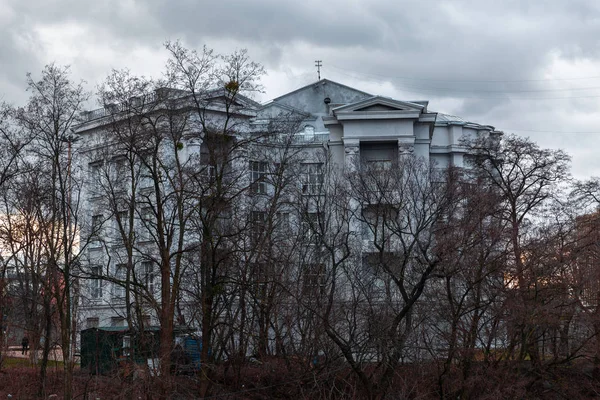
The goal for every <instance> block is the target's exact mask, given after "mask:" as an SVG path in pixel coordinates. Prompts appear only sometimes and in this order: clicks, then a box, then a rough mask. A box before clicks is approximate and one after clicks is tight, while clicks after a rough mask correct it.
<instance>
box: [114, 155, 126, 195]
mask: <svg viewBox="0 0 600 400" xmlns="http://www.w3.org/2000/svg"><path fill="white" fill-rule="evenodd" d="M112 167H113V179H114V187H115V190H117V191H125V190H126V188H127V186H126V185H127V181H128V180H129V162H128V160H127V158H125V157H123V156H120V157H116V158H115V159H114V160H113V161H112Z"/></svg>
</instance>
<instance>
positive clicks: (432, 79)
mask: <svg viewBox="0 0 600 400" xmlns="http://www.w3.org/2000/svg"><path fill="white" fill-rule="evenodd" d="M329 65H330V66H331V67H333V68H335V69H338V70H342V71H348V72H353V73H357V74H359V75H367V76H378V77H381V78H386V79H405V80H412V81H430V82H473V83H477V82H478V83H523V82H552V81H576V80H587V79H590V80H591V79H600V76H587V77H579V78H547V79H435V78H415V77H409V76H390V75H383V74H374V73H367V72H358V71H353V70H350V69H347V68H342V67H338V66H337V65H333V64H329Z"/></svg>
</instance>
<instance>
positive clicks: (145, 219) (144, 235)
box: [140, 207, 154, 242]
mask: <svg viewBox="0 0 600 400" xmlns="http://www.w3.org/2000/svg"><path fill="white" fill-rule="evenodd" d="M140 217H141V221H140V224H141V227H140V241H142V242H147V241H149V240H152V232H153V227H154V211H153V210H152V208H150V207H145V208H143V209H142V211H141V212H140Z"/></svg>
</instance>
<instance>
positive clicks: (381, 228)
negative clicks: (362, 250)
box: [362, 204, 397, 246]
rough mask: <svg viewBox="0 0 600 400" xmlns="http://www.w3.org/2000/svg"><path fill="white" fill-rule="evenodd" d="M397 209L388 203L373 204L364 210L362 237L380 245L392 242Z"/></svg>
mask: <svg viewBox="0 0 600 400" xmlns="http://www.w3.org/2000/svg"><path fill="white" fill-rule="evenodd" d="M396 216H397V211H396V210H395V209H394V208H393V207H391V206H389V205H386V204H378V205H371V206H368V207H365V208H363V210H362V219H363V220H362V238H363V240H369V241H371V242H376V243H377V244H379V245H383V244H384V243H385V244H387V245H388V246H389V245H390V244H391V237H392V235H393V234H394V227H395V224H394V222H395V221H396Z"/></svg>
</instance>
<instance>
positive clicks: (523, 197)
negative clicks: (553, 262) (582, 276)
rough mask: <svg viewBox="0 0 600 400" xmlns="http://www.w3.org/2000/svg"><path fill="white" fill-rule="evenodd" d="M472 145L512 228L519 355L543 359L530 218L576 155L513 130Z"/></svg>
mask: <svg viewBox="0 0 600 400" xmlns="http://www.w3.org/2000/svg"><path fill="white" fill-rule="evenodd" d="M467 146H468V148H469V150H470V151H471V152H472V153H473V154H474V156H473V158H471V161H472V167H473V172H474V173H475V174H479V176H480V177H481V179H483V182H484V184H486V185H489V186H490V187H493V188H495V189H496V190H497V191H498V193H499V195H500V196H501V202H502V208H501V218H502V219H503V220H504V221H506V223H507V224H508V229H509V231H510V242H509V245H510V250H511V253H512V260H511V264H512V268H510V269H509V270H507V271H506V273H508V274H510V275H511V276H512V277H513V278H514V286H515V287H516V293H518V296H519V300H520V302H521V305H522V309H520V310H518V309H515V310H511V311H512V317H513V318H515V329H516V332H517V334H518V336H519V339H518V342H519V344H520V346H519V349H520V350H519V359H521V360H524V359H525V357H527V356H529V357H531V360H532V361H533V362H534V363H538V364H539V362H540V357H539V349H538V343H537V340H536V338H537V336H536V334H535V331H536V327H535V325H534V324H533V323H532V318H533V316H534V314H535V310H536V304H535V303H536V302H535V297H534V295H533V294H534V293H533V292H532V290H531V289H532V285H534V284H535V282H532V281H528V279H527V275H528V274H527V268H528V262H527V261H528V256H527V253H526V251H525V250H524V246H523V239H524V237H525V234H526V231H525V228H526V226H527V224H528V222H529V221H531V219H532V218H534V217H535V215H536V212H538V211H539V210H541V209H542V207H543V206H544V204H545V203H546V202H547V201H548V200H549V199H550V198H551V197H552V195H553V192H554V191H555V190H556V188H558V187H560V184H561V183H563V182H565V181H566V180H567V179H568V173H569V172H568V166H569V160H570V158H569V156H568V155H567V154H566V153H564V152H563V151H562V150H549V149H541V148H540V147H539V146H538V145H537V144H535V143H534V142H531V141H530V140H529V139H525V138H521V137H517V136H512V135H511V136H506V137H503V138H499V137H493V136H492V137H480V138H477V139H475V140H473V141H471V142H470V143H467ZM515 306H517V305H516V304H515Z"/></svg>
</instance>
